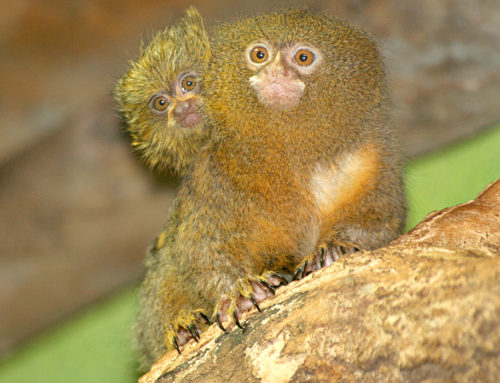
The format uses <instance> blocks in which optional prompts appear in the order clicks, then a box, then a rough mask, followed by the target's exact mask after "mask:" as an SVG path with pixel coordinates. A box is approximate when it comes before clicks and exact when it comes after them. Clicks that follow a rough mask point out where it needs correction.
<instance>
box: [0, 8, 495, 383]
mask: <svg viewBox="0 0 500 383" xmlns="http://www.w3.org/2000/svg"><path fill="white" fill-rule="evenodd" d="M189 5H195V6H196V7H197V8H198V9H199V11H200V12H201V13H202V15H204V16H205V17H206V21H207V25H208V26H209V28H212V27H213V26H214V25H215V24H216V23H218V22H222V21H226V20H231V19H234V18H236V17H238V16H240V15H247V14H251V13H254V12H259V11H263V10H267V9H271V8H273V7H283V6H292V5H307V6H309V7H310V8H313V9H321V10H325V11H327V12H328V13H329V14H331V15H333V16H338V17H340V18H343V19H346V20H348V21H350V22H351V23H352V24H354V25H356V26H359V27H362V28H363V29H365V30H367V31H368V32H370V33H371V34H372V35H373V36H375V37H376V38H377V39H378V40H379V41H380V44H381V49H382V52H383V55H384V56H385V62H386V67H387V72H388V74H389V80H390V85H391V89H392V94H393V104H394V124H395V126H396V127H397V128H398V129H400V132H401V137H402V145H403V150H404V152H405V154H406V156H407V158H408V160H409V165H408V166H407V185H408V193H409V199H410V222H409V226H411V225H413V224H415V223H416V222H418V220H420V219H422V218H423V216H425V214H426V213H428V212H429V211H430V210H433V209H441V208H444V207H446V206H449V205H453V204H456V203H460V202H464V201H465V200H466V199H470V198H473V197H474V196H475V195H476V194H477V193H478V192H479V191H480V190H482V188H483V187H485V186H486V185H487V184H488V183H489V182H491V181H493V180H494V179H496V178H498V177H500V129H499V127H498V126H496V125H497V124H498V122H499V121H500V28H499V27H498V26H499V25H500V2H498V1H497V0H483V1H474V0H462V1H454V0H443V1H439V2H437V1H431V0H422V1H418V2H416V1H406V0H404V1H401V0H377V1H376V0H337V1H327V0H310V1H282V0H276V1H272V2H269V1H263V0H253V1H243V0H215V1H208V0H200V1H182V0H176V1H175V0H172V1H166V0H164V1H157V0H143V1H132V0H100V1H97V0H74V1H62V0H43V1H42V0H18V1H8V2H6V3H3V5H2V12H1V13H0V134H1V139H0V211H1V215H0V382H4V381H5V382H7V381H9V382H24V381H37V382H43V381H51V382H56V381H72V382H77V381H82V382H83V381H87V382H94V381H96V382H97V381H103V382H104V381H106V382H114V381H117V382H118V381H120V382H127V381H129V382H132V381H134V380H135V379H136V377H137V375H136V373H135V365H134V362H133V360H134V357H133V353H132V351H131V346H130V344H129V343H130V342H129V340H128V333H129V327H130V326H131V324H132V322H133V317H134V310H135V300H134V297H135V293H134V289H135V286H136V285H137V283H138V281H139V279H140V277H141V275H142V272H143V268H142V260H143V258H144V254H145V249H146V247H147V246H148V244H149V243H150V241H151V240H152V239H153V238H154V237H155V235H156V234H157V232H158V231H159V230H160V227H161V225H162V224H163V222H164V220H165V218H166V214H167V210H168V206H169V203H170V201H171V199H172V197H173V196H174V195H175V190H176V187H177V185H178V179H176V178H175V177H174V176H172V175H169V174H167V175H156V174H152V173H151V172H150V171H149V170H148V169H146V168H145V167H143V166H142V165H141V164H140V163H139V162H138V161H137V158H136V157H135V156H134V155H133V153H132V150H131V148H130V146H129V143H128V139H127V137H126V136H125V135H124V134H123V133H122V131H121V128H120V124H119V121H118V119H117V117H116V113H115V110H114V103H113V100H112V89H113V86H114V82H115V81H116V79H117V78H118V77H120V76H121V74H122V73H123V72H124V71H125V69H126V68H127V65H128V60H130V59H135V58H136V57H137V55H138V51H139V45H140V42H141V41H148V40H149V39H150V37H151V36H152V34H153V33H154V32H155V31H157V30H159V29H162V28H164V27H165V26H166V25H168V24H169V23H172V22H175V21H176V20H177V19H178V18H179V17H180V15H182V13H183V11H184V10H185V8H187V7H188V6H189ZM495 126H496V127H495ZM450 145H451V146H450ZM424 155H425V156H424ZM35 372H36V379H33V380H32V374H33V373H35ZM68 377H70V378H68ZM68 379H69V380H68Z"/></svg>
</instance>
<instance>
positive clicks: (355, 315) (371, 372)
mask: <svg viewBox="0 0 500 383" xmlns="http://www.w3.org/2000/svg"><path fill="white" fill-rule="evenodd" d="M499 229H500V180H498V181H497V182H496V183H494V184H491V185H490V186H489V187H488V188H487V189H485V191H483V193H481V194H480V195H479V197H478V198H477V199H475V200H473V201H470V202H468V203H465V204H462V205H458V206H455V207H452V208H448V209H445V210H442V211H440V212H434V213H431V214H430V215H429V216H428V217H427V218H426V219H425V220H424V221H423V222H422V223H421V224H420V225H418V226H417V227H416V228H415V229H414V230H412V231H411V232H409V233H408V234H406V235H404V236H402V237H400V238H399V239H397V240H396V241H394V242H392V243H391V244H390V245H389V246H387V247H385V248H383V249H380V250H377V251H372V252H365V251H363V252H360V253H357V254H354V255H352V256H350V257H346V258H342V259H341V260H339V261H337V262H336V263H335V264H334V265H332V266H331V267H328V268H325V269H323V270H320V271H319V272H316V273H313V274H311V275H309V276H308V277H306V278H304V279H303V280H301V281H298V282H295V283H292V284H290V285H288V286H286V287H283V288H281V289H279V290H278V292H277V294H276V296H275V297H273V298H272V299H269V300H268V301H266V302H265V303H263V304H262V307H261V308H262V309H263V312H262V313H260V314H259V313H256V312H255V310H253V311H251V312H249V313H248V314H247V316H246V317H245V318H244V319H245V322H246V323H245V324H246V329H245V330H244V331H242V330H240V329H238V328H235V326H232V327H230V333H229V334H222V333H221V331H220V330H219V329H218V328H216V326H212V327H211V328H210V329H209V330H208V331H207V332H206V333H205V334H203V335H202V337H201V340H200V343H199V344H196V343H193V342H191V343H189V344H188V345H187V346H186V347H185V348H184V350H183V354H182V355H180V356H179V355H177V353H176V352H175V351H174V352H171V353H168V354H166V355H165V357H164V358H163V359H162V360H160V361H159V362H158V363H157V364H156V365H154V366H153V368H152V369H151V371H150V372H149V373H148V374H146V375H144V376H143V377H142V378H141V379H140V383H154V382H155V383H167V382H185V383H189V382H273V383H277V382H337V381H338V382H353V381H357V382H421V381H426V382H499V381H500V230H499Z"/></svg>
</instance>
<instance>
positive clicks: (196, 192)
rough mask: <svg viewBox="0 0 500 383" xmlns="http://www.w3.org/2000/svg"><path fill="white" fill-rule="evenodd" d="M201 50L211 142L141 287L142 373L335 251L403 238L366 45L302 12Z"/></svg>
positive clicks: (236, 27) (398, 193)
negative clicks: (206, 52)
mask: <svg viewBox="0 0 500 383" xmlns="http://www.w3.org/2000/svg"><path fill="white" fill-rule="evenodd" d="M210 45H211V52H212V54H211V58H210V62H209V65H208V69H207V70H206V72H205V73H204V75H203V84H204V87H203V97H204V100H205V102H204V104H205V113H206V114H207V116H208V120H209V122H210V126H211V127H212V128H211V129H212V133H211V136H210V139H209V140H208V141H207V144H206V145H204V146H203V148H202V149H201V151H200V153H199V155H198V157H196V160H195V161H194V162H193V166H192V167H191V168H189V170H188V172H187V174H186V176H185V178H184V179H183V182H182V184H181V186H180V190H179V192H178V195H177V198H176V199H175V201H174V203H173V205H172V207H171V210H170V216H169V219H168V222H167V224H166V227H165V231H164V232H163V233H162V240H161V241H160V242H161V243H160V246H158V248H157V249H156V251H154V252H151V253H150V255H149V256H148V259H147V274H146V278H145V280H144V282H143V284H142V287H141V312H140V316H139V322H138V329H139V331H138V334H139V340H140V343H141V346H142V351H143V360H144V366H146V367H147V366H149V365H150V364H151V363H152V362H153V361H154V360H156V359H157V358H159V357H160V356H161V355H162V354H163V353H164V352H165V351H166V350H169V349H171V348H174V347H175V348H177V349H179V346H180V345H182V344H183V343H185V342H187V341H188V340H189V339H190V338H191V337H192V338H195V339H196V338H197V337H199V332H200V331H202V330H203V328H204V327H205V326H206V325H207V324H208V323H209V322H210V320H217V321H218V322H223V321H224V320H225V319H226V318H227V317H228V316H229V317H233V318H234V319H235V321H236V322H237V324H238V318H239V316H240V314H241V312H242V311H243V310H245V309H248V307H250V306H251V305H252V304H253V305H258V302H259V301H261V300H262V299H264V298H265V297H266V296H267V295H269V292H270V291H271V290H272V289H273V287H274V286H276V285H279V284H280V282H281V280H282V275H290V274H292V273H294V271H296V270H299V274H301V275H304V274H305V273H306V272H310V271H312V270H315V269H316V268H319V267H321V266H322V265H324V264H328V263H330V262H331V261H332V260H333V259H335V258H336V253H337V252H338V251H339V250H338V249H346V248H351V249H352V248H360V249H373V248H376V247H379V246H382V245H384V244H386V243H387V242H389V241H390V240H391V239H393V238H395V237H396V236H397V235H398V234H399V233H400V232H401V230H402V229H403V226H404V218H405V198H404V193H403V187H402V180H401V161H400V156H399V152H398V150H397V147H396V144H395V140H394V138H393V132H392V130H391V129H390V127H389V122H388V110H387V96H386V82H385V75H384V71H383V66H382V63H381V59H380V55H379V52H378V49H377V47H376V44H375V43H374V42H373V40H372V39H371V38H370V37H368V36H367V35H366V34H365V33H364V32H362V31H360V30H358V29H355V28H352V27H350V26H349V25H347V24H345V23H343V22H340V21H338V20H335V19H332V18H330V17H329V16H327V15H324V14H320V13H314V12H311V11H308V10H303V9H300V10H286V11H277V12H272V13H267V14H262V15H259V16H255V17H250V18H247V19H243V20H239V21H236V22H233V23H228V24H224V25H222V26H220V27H218V28H217V29H216V31H215V34H214V36H213V39H212V42H211V43H210ZM325 258H326V260H327V261H325ZM299 276H300V275H299Z"/></svg>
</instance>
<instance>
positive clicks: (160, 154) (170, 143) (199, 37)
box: [115, 7, 210, 174]
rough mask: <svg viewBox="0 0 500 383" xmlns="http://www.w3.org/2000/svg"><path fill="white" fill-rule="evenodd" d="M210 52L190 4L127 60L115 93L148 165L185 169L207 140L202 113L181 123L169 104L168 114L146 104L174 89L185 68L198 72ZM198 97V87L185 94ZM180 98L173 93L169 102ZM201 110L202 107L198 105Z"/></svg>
mask: <svg viewBox="0 0 500 383" xmlns="http://www.w3.org/2000/svg"><path fill="white" fill-rule="evenodd" d="M209 58H210V47H209V39H208V35H207V32H206V30H205V26H204V23H203V19H202V17H201V16H200V14H199V13H198V11H197V10H196V9H195V8H193V7H191V8H189V9H188V10H187V11H186V14H185V16H184V17H183V18H182V19H181V21H180V22H179V23H178V24H177V25H173V26H170V27H168V28H166V29H165V30H164V31H161V32H159V33H157V34H156V35H155V36H154V37H153V39H152V41H151V42H150V43H149V45H147V46H146V47H142V48H141V55H140V58H139V59H138V60H137V61H136V62H131V64H130V69H129V70H128V72H127V73H126V74H125V75H124V76H123V77H122V78H121V79H120V80H119V81H118V83H117V85H116V88H115V98H116V100H117V103H118V107H119V110H120V112H121V113H122V115H123V117H124V121H125V123H126V125H127V130H128V131H129V133H130V135H131V137H132V145H133V146H134V147H135V148H136V150H137V151H138V152H139V153H140V155H141V157H142V159H143V160H144V161H145V163H146V164H147V165H148V166H150V167H151V168H158V169H159V170H164V169H166V168H172V169H174V170H175V171H177V172H178V173H180V174H184V173H185V172H186V171H187V169H188V168H189V166H190V165H191V164H192V162H193V161H194V159H195V158H196V156H197V154H198V152H199V150H200V147H201V146H202V145H203V143H204V142H205V141H206V140H207V137H208V135H209V128H208V127H207V126H206V122H205V120H204V119H203V120H202V121H201V122H200V123H198V124H197V125H196V126H193V127H189V128H186V127H183V126H181V125H180V124H179V122H178V121H177V120H176V119H175V117H174V115H173V110H174V109H175V106H176V105H173V106H172V108H171V109H170V110H169V113H168V115H158V114H155V113H154V111H152V110H151V108H150V102H151V98H152V96H154V95H155V94H157V93H159V92H167V93H169V94H170V95H172V93H174V89H173V84H174V82H175V79H176V78H177V77H178V76H179V75H181V74H182V73H184V72H187V71H194V72H197V73H198V74H199V75H200V76H201V75H202V74H203V72H204V71H205V69H206V66H207V64H208V60H209ZM189 97H192V98H193V99H195V100H196V101H197V103H198V104H200V105H199V108H200V109H201V104H202V102H203V100H202V97H201V95H200V94H199V93H196V94H192V95H189ZM179 101H180V100H179V98H176V97H175V96H173V103H174V104H178V103H179ZM200 113H201V110H200Z"/></svg>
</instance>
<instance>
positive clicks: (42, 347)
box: [0, 126, 500, 383]
mask: <svg viewBox="0 0 500 383" xmlns="http://www.w3.org/2000/svg"><path fill="white" fill-rule="evenodd" d="M499 177H500V126H498V127H496V128H495V129H491V130H489V131H487V132H484V133H482V134H480V135H479V136H477V137H474V138H471V139H469V140H466V141H464V142H462V143H459V144H457V145H454V146H452V147H450V148H447V149H443V150H441V151H439V152H437V153H433V154H430V155H427V156H425V157H422V158H420V159H416V160H413V161H411V162H410V163H409V164H408V165H407V167H406V176H405V179H406V188H407V193H408V203H409V215H408V228H411V227H413V226H414V225H415V224H416V223H418V222H419V221H420V220H422V219H423V218H424V217H425V216H426V215H427V213H429V212H430V211H432V210H438V209H442V208H445V207H447V206H453V205H456V204H458V203H462V202H465V201H467V200H470V199H472V198H475V196H476V195H477V194H478V193H479V192H480V191H481V190H483V189H484V188H485V187H486V185H488V184H489V183H490V182H492V181H494V180H496V179H497V178H499ZM135 289H136V286H131V287H128V288H126V289H124V290H123V291H122V292H120V293H119V294H117V295H115V296H113V297H109V298H108V299H106V300H103V301H102V302H100V303H97V304H95V305H94V306H93V307H91V308H89V309H87V310H86V311H85V312H83V313H80V314H79V315H75V317H74V318H72V319H70V320H68V321H67V322H66V323H64V324H62V325H60V326H58V327H57V328H54V329H52V330H50V331H47V332H46V333H45V334H43V335H41V336H39V337H38V338H37V339H35V340H34V341H32V342H30V343H29V344H26V345H25V346H23V347H21V348H20V349H19V350H18V351H17V352H15V353H14V354H13V355H12V356H10V357H8V358H7V359H6V360H4V361H3V362H1V363H0V383H7V382H8V383H12V382H15V383H24V382H37V383H44V382H51V383H57V382H71V383H79V382H82V383H83V382H85V383H88V382H92V383H93V382H107V383H112V382H120V383H129V382H130V383H131V382H135V381H136V380H137V378H138V375H137V373H136V372H135V370H136V364H135V362H134V359H135V358H134V353H133V351H132V347H131V342H130V333H131V327H132V324H133V321H134V316H135V312H136V300H135Z"/></svg>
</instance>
